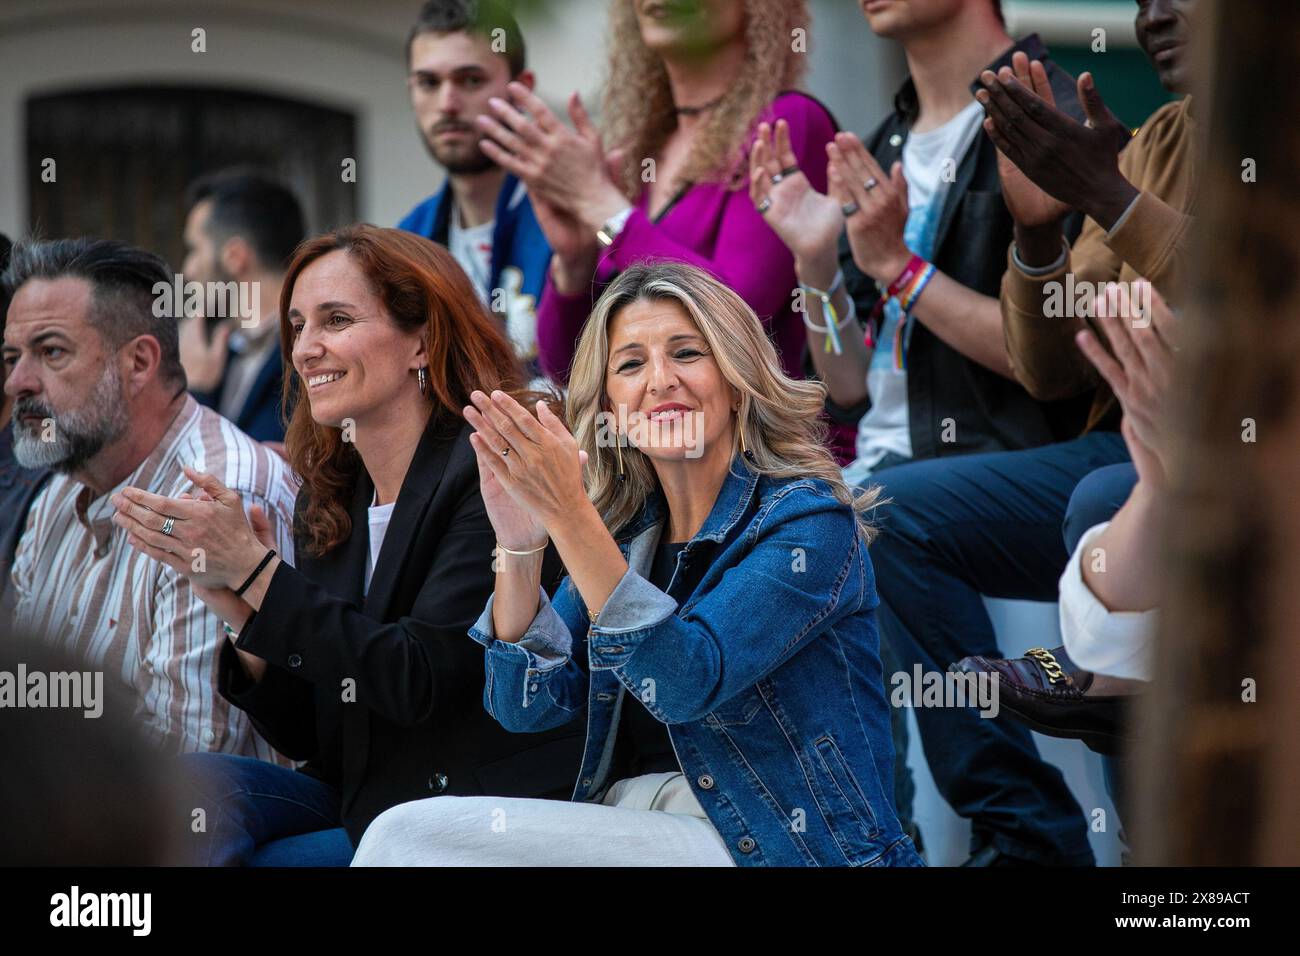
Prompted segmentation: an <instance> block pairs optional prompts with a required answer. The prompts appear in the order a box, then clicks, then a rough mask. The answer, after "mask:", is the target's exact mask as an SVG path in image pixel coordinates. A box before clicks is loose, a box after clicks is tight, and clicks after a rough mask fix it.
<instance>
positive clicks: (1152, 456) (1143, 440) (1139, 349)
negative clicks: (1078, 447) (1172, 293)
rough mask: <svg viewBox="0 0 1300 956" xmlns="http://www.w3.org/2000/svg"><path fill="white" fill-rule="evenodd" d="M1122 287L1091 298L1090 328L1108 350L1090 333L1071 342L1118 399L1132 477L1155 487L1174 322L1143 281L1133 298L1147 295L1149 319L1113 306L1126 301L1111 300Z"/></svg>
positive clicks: (1164, 437)
mask: <svg viewBox="0 0 1300 956" xmlns="http://www.w3.org/2000/svg"><path fill="white" fill-rule="evenodd" d="M1125 288H1126V287H1124V286H1119V287H1115V286H1114V285H1112V286H1110V287H1108V289H1107V293H1104V294H1102V295H1099V296H1098V297H1097V307H1096V309H1095V310H1094V311H1095V313H1096V324H1097V328H1098V329H1099V331H1100V332H1101V333H1102V335H1104V336H1105V338H1106V342H1107V343H1108V345H1109V346H1110V348H1109V350H1107V349H1106V348H1105V347H1104V346H1103V345H1102V344H1101V342H1100V341H1098V338H1097V336H1096V335H1095V334H1094V333H1093V332H1091V331H1087V330H1085V331H1081V332H1079V333H1078V335H1077V336H1076V341H1077V343H1078V345H1079V349H1080V351H1082V352H1083V354H1084V355H1085V356H1086V357H1087V359H1088V361H1090V362H1092V364H1093V365H1095V366H1096V367H1097V371H1098V372H1100V373H1101V376H1102V378H1104V379H1105V380H1106V384H1108V385H1109V386H1110V387H1111V390H1112V391H1113V392H1114V393H1115V397H1116V398H1117V399H1118V400H1119V403H1120V408H1121V409H1122V410H1123V412H1124V422H1123V434H1124V438H1125V441H1126V442H1127V444H1128V446H1129V451H1130V453H1131V454H1132V456H1133V464H1134V465H1135V466H1136V467H1137V470H1138V476H1139V477H1140V478H1141V479H1142V480H1143V481H1146V482H1148V483H1150V484H1153V485H1155V486H1160V485H1162V484H1163V482H1164V478H1165V474H1166V469H1165V462H1166V460H1167V455H1168V401H1167V396H1168V394H1169V390H1170V386H1171V384H1172V382H1173V379H1174V367H1175V365H1174V363H1175V356H1174V353H1175V352H1176V351H1177V350H1178V346H1177V339H1178V320H1177V317H1176V316H1175V314H1174V312H1173V310H1172V309H1170V308H1169V306H1168V305H1167V304H1166V303H1165V300H1164V298H1163V297H1162V296H1161V295H1160V293H1159V292H1157V291H1156V290H1155V287H1154V286H1152V285H1151V284H1150V283H1149V282H1147V281H1146V280H1145V279H1142V280H1139V282H1138V285H1137V298H1138V300H1139V302H1141V300H1142V299H1143V298H1144V297H1145V296H1146V295H1147V294H1149V295H1150V304H1151V308H1150V314H1149V315H1141V314H1140V312H1139V309H1138V306H1137V304H1136V303H1129V307H1128V308H1116V307H1114V306H1115V304H1116V302H1122V301H1123V299H1124V298H1126V297H1125V296H1122V295H1116V292H1117V291H1123V290H1124V289H1125ZM1108 300H1114V301H1108ZM1144 320H1146V321H1144Z"/></svg>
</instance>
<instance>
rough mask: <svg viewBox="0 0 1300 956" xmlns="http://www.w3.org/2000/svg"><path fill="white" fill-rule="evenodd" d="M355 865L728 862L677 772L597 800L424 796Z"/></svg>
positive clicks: (637, 781)
mask: <svg viewBox="0 0 1300 956" xmlns="http://www.w3.org/2000/svg"><path fill="white" fill-rule="evenodd" d="M352 865H353V866H734V865H735V863H734V862H733V861H732V859H731V854H730V853H728V852H727V847H726V844H725V843H723V840H722V837H721V836H719V835H718V831H717V830H715V829H714V828H713V824H712V823H710V822H709V820H708V818H707V817H706V816H705V815H704V810H703V809H702V808H701V807H700V804H699V801H698V800H696V799H695V795H694V794H693V793H691V787H690V784H689V783H687V781H686V778H685V776H683V775H682V774H680V773H651V774H646V775H644V776H641V777H632V778H629V779H627V780H620V781H618V782H617V783H615V784H614V785H613V786H612V787H610V788H609V792H608V793H606V794H605V799H604V800H603V801H602V802H601V803H570V802H568V801H562V800H523V799H515V798H505V797H431V798H429V799H428V800H415V801H413V802H411V803H403V804H399V805H398V806H395V807H393V808H392V809H390V810H385V811H384V812H383V813H381V814H380V815H379V816H378V817H376V818H375V820H374V822H373V823H371V824H370V826H369V827H368V828H367V829H366V832H365V835H364V836H362V838H361V845H360V846H359V847H358V848H357V853H356V856H355V857H354V858H353V860H352Z"/></svg>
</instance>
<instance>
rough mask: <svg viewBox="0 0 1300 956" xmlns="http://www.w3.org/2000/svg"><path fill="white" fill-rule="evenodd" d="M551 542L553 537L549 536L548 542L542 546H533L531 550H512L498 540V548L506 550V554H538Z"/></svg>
mask: <svg viewBox="0 0 1300 956" xmlns="http://www.w3.org/2000/svg"><path fill="white" fill-rule="evenodd" d="M550 544H551V539H550V538H547V539H546V544H544V545H542V546H541V547H540V548H533V550H531V551H511V550H510V549H509V548H507V547H506V546H505V545H503V544H501V543H500V542H497V548H499V549H500V550H502V551H504V552H505V553H506V554H517V555H525V554H536V553H537V552H538V551H545V550H546V549H547V548H548V547H549V546H550Z"/></svg>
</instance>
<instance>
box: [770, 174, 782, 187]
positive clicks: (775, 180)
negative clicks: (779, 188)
mask: <svg viewBox="0 0 1300 956" xmlns="http://www.w3.org/2000/svg"><path fill="white" fill-rule="evenodd" d="M783 179H785V174H784V173H773V174H772V185H773V186H775V185H776V184H777V183H779V182H780V181H781V180H783Z"/></svg>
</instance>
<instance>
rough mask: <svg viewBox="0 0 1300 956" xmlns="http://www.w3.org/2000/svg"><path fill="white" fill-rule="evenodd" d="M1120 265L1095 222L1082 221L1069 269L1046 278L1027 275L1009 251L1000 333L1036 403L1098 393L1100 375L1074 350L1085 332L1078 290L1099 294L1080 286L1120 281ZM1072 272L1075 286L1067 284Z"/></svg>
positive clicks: (1014, 368) (1013, 366)
mask: <svg viewBox="0 0 1300 956" xmlns="http://www.w3.org/2000/svg"><path fill="white" fill-rule="evenodd" d="M1122 265H1123V264H1122V262H1121V261H1120V258H1119V256H1117V255H1116V254H1115V253H1114V252H1112V251H1111V250H1110V248H1109V247H1107V245H1106V237H1105V234H1104V233H1103V232H1102V230H1101V227H1100V226H1098V225H1097V224H1096V223H1095V222H1093V221H1092V220H1091V219H1088V220H1085V221H1084V224H1083V231H1082V232H1080V233H1079V238H1078V239H1076V240H1075V243H1074V246H1073V247H1072V248H1071V250H1070V252H1069V254H1068V255H1067V256H1066V259H1065V264H1064V265H1063V266H1062V267H1061V268H1060V269H1057V270H1056V271H1055V272H1051V273H1048V274H1047V275H1043V276H1030V275H1027V274H1025V272H1024V271H1023V270H1021V269H1020V268H1019V267H1017V266H1016V264H1015V261H1014V260H1013V259H1012V256H1011V252H1010V250H1008V252H1007V271H1006V273H1005V274H1004V275H1003V276H1002V295H1001V304H1002V333H1003V335H1004V336H1005V338H1006V343H1007V355H1008V357H1009V358H1010V360H1011V369H1012V371H1013V372H1014V373H1015V376H1016V379H1017V381H1019V382H1020V384H1021V385H1023V386H1024V387H1025V391H1027V392H1029V394H1030V395H1032V396H1033V397H1034V398H1036V399H1038V400H1039V401H1054V400H1056V399H1062V398H1073V397H1074V396H1076V395H1082V394H1083V393H1085V392H1088V391H1091V390H1092V389H1094V388H1096V386H1097V382H1098V376H1097V373H1096V370H1095V369H1094V368H1093V367H1092V365H1091V363H1090V362H1088V360H1087V359H1085V358H1084V357H1083V353H1082V352H1080V351H1079V349H1078V346H1076V345H1075V344H1074V336H1075V333H1077V332H1078V331H1079V330H1080V329H1082V328H1083V327H1084V320H1083V319H1081V318H1078V317H1077V316H1078V311H1079V310H1078V308H1077V305H1078V296H1077V290H1078V289H1088V288H1095V286H1091V285H1088V284H1085V285H1080V283H1095V282H1111V281H1114V280H1116V279H1118V278H1119V273H1120V269H1121V268H1122ZM1070 272H1073V273H1074V282H1073V283H1068V282H1067V280H1066V275H1067V273H1070ZM1067 292H1068V293H1070V296H1068V297H1067V295H1066V293H1067Z"/></svg>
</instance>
